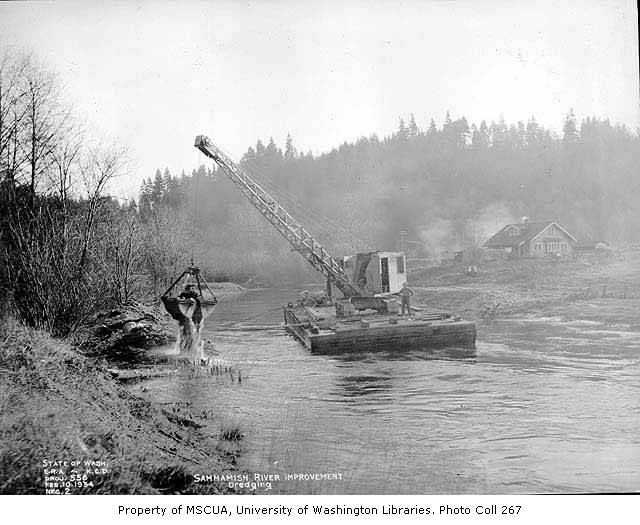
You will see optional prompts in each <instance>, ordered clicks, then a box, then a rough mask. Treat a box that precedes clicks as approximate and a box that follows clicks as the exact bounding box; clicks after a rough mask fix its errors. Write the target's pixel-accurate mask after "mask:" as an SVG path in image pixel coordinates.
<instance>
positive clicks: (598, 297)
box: [409, 252, 640, 324]
mask: <svg viewBox="0 0 640 525" xmlns="http://www.w3.org/2000/svg"><path fill="white" fill-rule="evenodd" d="M478 270H479V271H478V274H477V275H475V276H471V275H467V265H463V264H450V265H446V266H435V267H432V268H422V269H420V270H418V271H415V272H413V273H410V274H409V281H410V283H411V284H412V287H413V288H414V289H415V290H416V292H417V294H416V298H415V301H414V302H415V304H416V305H420V304H423V305H425V306H427V307H429V308H434V309H450V310H452V311H454V312H455V313H456V314H458V315H462V316H464V317H466V318H468V319H472V320H479V319H483V318H498V317H505V316H509V315H515V314H522V313H527V312H536V313H539V314H542V315H556V314H558V313H559V312H560V311H565V310H566V311H567V314H566V315H572V314H571V312H573V315H582V316H583V317H581V318H585V317H584V316H585V315H586V316H587V317H588V316H591V317H594V316H595V317H597V318H598V320H601V319H602V318H605V319H606V320H607V322H616V321H620V320H624V322H626V323H630V324H640V318H639V317H638V316H639V314H638V313H637V310H636V309H635V308H634V305H635V304H637V302H638V299H640V253H638V252H629V253H626V254H625V256H624V259H622V260H621V259H619V258H615V259H613V258H612V259H607V260H597V259H575V260H566V261H550V260H532V259H523V260H508V261H495V262H491V263H484V264H483V265H481V266H480V267H479V268H478ZM569 305H573V309H572V310H567V309H566V307H567V306H569ZM589 305H590V306H589Z"/></svg>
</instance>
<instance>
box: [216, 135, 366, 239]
mask: <svg viewBox="0 0 640 525" xmlns="http://www.w3.org/2000/svg"><path fill="white" fill-rule="evenodd" d="M218 148H219V149H220V150H221V151H222V152H223V153H225V155H227V156H228V157H229V158H230V159H231V160H233V157H232V156H231V155H230V154H229V153H228V152H227V151H225V150H224V149H222V148H220V147H218ZM248 164H252V162H251V161H245V166H244V169H245V170H246V171H247V172H249V174H250V175H252V176H253V177H254V178H255V179H257V182H259V183H262V184H264V185H265V186H267V187H269V189H270V191H272V192H273V193H276V194H278V196H279V197H284V200H288V201H289V202H290V203H292V204H293V205H294V206H296V207H297V208H298V209H299V210H300V212H301V214H302V215H303V216H304V217H305V218H306V219H307V220H309V221H310V222H311V224H315V225H317V226H318V227H320V228H321V229H322V230H324V231H325V232H326V233H327V235H328V236H329V237H330V238H331V239H332V240H334V241H335V242H336V243H337V244H340V245H343V246H346V247H349V248H350V249H353V248H354V243H353V241H354V240H355V241H358V243H359V244H360V245H361V246H363V247H365V246H366V247H367V248H368V243H366V242H365V241H363V240H362V239H359V238H358V237H357V236H356V235H354V234H353V233H351V232H350V231H348V230H347V229H346V228H344V227H343V226H341V225H339V224H337V223H335V222H333V221H332V220H331V219H329V218H328V217H326V216H324V215H322V214H320V213H319V212H316V211H314V210H313V209H312V208H310V207H309V206H307V205H305V204H303V203H301V202H300V201H299V200H297V199H296V197H295V196H293V195H292V194H291V193H290V192H288V191H287V190H286V189H284V188H281V187H280V186H278V185H277V184H275V182H273V181H271V180H270V179H269V178H268V177H267V176H266V175H265V174H260V173H259V172H258V171H257V166H255V164H254V166H253V168H252V167H251V166H250V165H248ZM314 216H315V217H314ZM323 223H324V226H323ZM332 230H334V231H338V232H341V233H342V235H343V237H342V238H340V237H338V236H337V235H336V234H335V233H334V232H333V231H332ZM345 241H346V242H345Z"/></svg>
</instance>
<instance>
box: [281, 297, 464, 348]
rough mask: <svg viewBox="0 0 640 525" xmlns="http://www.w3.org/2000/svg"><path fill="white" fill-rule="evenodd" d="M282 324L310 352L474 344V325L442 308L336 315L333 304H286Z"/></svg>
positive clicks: (462, 346) (461, 346)
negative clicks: (407, 314)
mask: <svg viewBox="0 0 640 525" xmlns="http://www.w3.org/2000/svg"><path fill="white" fill-rule="evenodd" d="M284 319H285V328H286V329H287V331H288V332H289V333H290V334H291V335H293V336H294V337H295V338H296V339H298V340H299V341H300V342H301V343H302V344H303V345H304V346H305V347H307V348H308V349H309V350H311V351H313V352H319V353H339V352H344V351H367V350H382V349H402V348H424V349H427V348H444V347H459V348H475V343H476V325H475V323H473V322H471V321H465V320H462V319H460V318H457V317H453V316H451V314H448V313H443V312H421V313H419V315H414V316H413V317H411V318H406V317H404V318H403V317H401V316H399V315H397V314H377V313H372V314H368V315H367V314H364V315H362V314H361V315H354V316H350V317H340V318H338V317H337V316H336V314H335V308H334V307H332V306H289V307H286V308H285V309H284Z"/></svg>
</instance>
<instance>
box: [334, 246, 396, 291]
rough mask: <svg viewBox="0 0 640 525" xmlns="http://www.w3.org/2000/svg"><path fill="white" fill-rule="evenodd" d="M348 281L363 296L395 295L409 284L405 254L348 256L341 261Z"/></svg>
mask: <svg viewBox="0 0 640 525" xmlns="http://www.w3.org/2000/svg"><path fill="white" fill-rule="evenodd" d="M340 262H341V265H342V268H343V269H344V272H345V274H346V275H347V279H348V280H349V282H350V283H352V284H353V285H355V286H356V287H357V288H358V289H360V290H361V291H362V295H367V296H377V295H386V294H395V293H398V292H399V291H400V290H401V289H402V285H403V284H404V283H406V282H407V267H406V264H405V255H404V253H403V252H368V253H358V254H356V255H348V256H345V257H343V258H342V260H341V261H340Z"/></svg>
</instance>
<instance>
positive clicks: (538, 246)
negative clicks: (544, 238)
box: [535, 242, 542, 252]
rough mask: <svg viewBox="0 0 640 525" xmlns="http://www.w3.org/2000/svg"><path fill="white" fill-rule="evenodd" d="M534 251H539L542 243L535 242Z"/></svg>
mask: <svg viewBox="0 0 640 525" xmlns="http://www.w3.org/2000/svg"><path fill="white" fill-rule="evenodd" d="M535 249H536V251H537V252H539V251H540V250H541V249H542V244H540V243H539V242H537V243H536V248H535Z"/></svg>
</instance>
